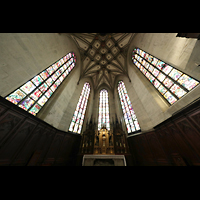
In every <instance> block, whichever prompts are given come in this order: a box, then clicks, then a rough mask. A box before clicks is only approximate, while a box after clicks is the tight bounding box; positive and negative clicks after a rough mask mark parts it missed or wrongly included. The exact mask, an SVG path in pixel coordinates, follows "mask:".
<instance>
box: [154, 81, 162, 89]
mask: <svg viewBox="0 0 200 200" xmlns="http://www.w3.org/2000/svg"><path fill="white" fill-rule="evenodd" d="M153 84H154V86H155V87H156V88H158V87H159V85H160V82H159V81H158V80H155V81H154V83H153Z"/></svg>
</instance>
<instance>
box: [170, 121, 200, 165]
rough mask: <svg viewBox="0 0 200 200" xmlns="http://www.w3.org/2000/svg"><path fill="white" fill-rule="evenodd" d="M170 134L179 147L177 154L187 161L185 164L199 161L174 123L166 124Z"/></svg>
mask: <svg viewBox="0 0 200 200" xmlns="http://www.w3.org/2000/svg"><path fill="white" fill-rule="evenodd" d="M167 128H168V129H169V131H170V133H171V135H172V136H173V138H174V140H175V142H176V144H177V147H178V149H179V154H180V155H181V156H182V157H183V159H184V160H185V161H186V162H187V165H194V164H195V163H199V161H200V159H199V157H198V155H197V154H196V152H195V151H194V150H193V149H192V148H191V147H190V146H189V145H188V141H187V139H186V138H184V137H183V135H182V133H181V131H180V130H179V129H178V127H177V126H176V125H175V124H169V125H168V126H167Z"/></svg>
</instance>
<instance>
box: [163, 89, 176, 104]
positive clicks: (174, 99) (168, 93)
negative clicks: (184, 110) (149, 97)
mask: <svg viewBox="0 0 200 200" xmlns="http://www.w3.org/2000/svg"><path fill="white" fill-rule="evenodd" d="M164 97H165V98H166V99H167V101H168V102H169V103H170V104H173V103H175V102H176V101H177V99H176V98H175V97H174V96H173V95H172V94H171V93H170V92H169V91H167V92H166V93H165V94H164Z"/></svg>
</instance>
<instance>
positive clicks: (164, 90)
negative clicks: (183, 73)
mask: <svg viewBox="0 0 200 200" xmlns="http://www.w3.org/2000/svg"><path fill="white" fill-rule="evenodd" d="M158 90H159V92H160V93H161V94H164V93H165V92H166V91H167V89H166V88H165V87H164V86H163V85H160V87H159V88H158Z"/></svg>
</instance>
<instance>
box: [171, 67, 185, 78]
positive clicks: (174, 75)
mask: <svg viewBox="0 0 200 200" xmlns="http://www.w3.org/2000/svg"><path fill="white" fill-rule="evenodd" d="M182 74H183V73H182V72H180V71H179V70H177V69H173V70H172V71H171V72H170V74H169V76H170V77H172V78H173V79H174V80H175V81H176V80H177V79H178V78H179V77H180V76H181V75H182Z"/></svg>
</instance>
